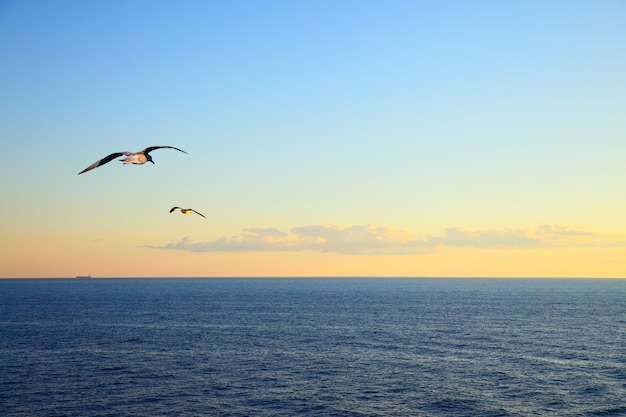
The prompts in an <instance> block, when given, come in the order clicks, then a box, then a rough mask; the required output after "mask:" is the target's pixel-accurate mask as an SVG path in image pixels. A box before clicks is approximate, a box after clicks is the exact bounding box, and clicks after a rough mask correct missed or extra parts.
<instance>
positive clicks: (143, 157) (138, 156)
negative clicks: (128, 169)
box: [78, 146, 187, 175]
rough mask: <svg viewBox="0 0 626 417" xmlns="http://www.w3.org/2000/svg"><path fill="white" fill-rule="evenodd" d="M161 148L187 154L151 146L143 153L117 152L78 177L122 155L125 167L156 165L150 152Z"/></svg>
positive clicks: (170, 147) (92, 165)
mask: <svg viewBox="0 0 626 417" xmlns="http://www.w3.org/2000/svg"><path fill="white" fill-rule="evenodd" d="M161 148H168V149H176V150H177V151H180V152H182V153H187V152H185V151H183V150H182V149H178V148H175V147H173V146H150V147H149V148H146V149H144V150H143V151H139V152H115V153H112V154H111V155H109V156H107V157H105V158H102V159H101V160H99V161H96V162H94V163H93V164H91V165H89V166H88V167H87V168H85V169H83V170H82V171H80V172H79V173H78V175H80V174H82V173H84V172H87V171H91V170H92V169H94V168H98V167H99V166H100V165H104V164H106V163H108V162H111V161H112V160H114V159H115V158H117V157H118V156H122V155H123V156H125V158H124V159H120V161H122V162H123V163H124V165H127V164H137V165H143V164H145V163H146V162H152V163H153V164H154V161H153V160H152V157H151V156H150V152H152V151H153V150H155V149H161Z"/></svg>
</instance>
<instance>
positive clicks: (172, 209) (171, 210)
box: [170, 207, 180, 213]
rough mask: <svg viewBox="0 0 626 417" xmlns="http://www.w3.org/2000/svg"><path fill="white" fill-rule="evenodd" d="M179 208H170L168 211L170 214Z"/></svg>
mask: <svg viewBox="0 0 626 417" xmlns="http://www.w3.org/2000/svg"><path fill="white" fill-rule="evenodd" d="M179 208H180V207H172V208H171V209H170V213H171V212H173V211H174V210H176V209H179Z"/></svg>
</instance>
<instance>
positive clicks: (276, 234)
mask: <svg viewBox="0 0 626 417" xmlns="http://www.w3.org/2000/svg"><path fill="white" fill-rule="evenodd" d="M440 246H450V247H471V248H492V249H497V248H517V249H523V248H548V247H617V246H626V239H625V238H624V237H623V236H621V237H620V236H616V235H606V234H601V233H596V232H592V231H589V230H585V229H583V228H576V227H572V226H567V225H561V224H542V225H539V226H538V227H535V228H506V229H482V230H481V229H471V228H467V227H450V228H447V229H445V230H444V232H443V234H442V235H440V236H432V235H431V236H428V237H426V238H425V239H416V238H415V237H414V233H412V232H410V231H408V230H402V229H395V228H391V227H386V226H378V225H365V226H360V225H353V226H342V225H311V226H300V227H294V228H292V229H291V230H290V232H284V231H281V230H279V229H276V228H271V227H254V228H247V229H243V230H242V232H241V234H239V235H237V236H223V237H220V238H218V239H215V240H212V241H208V242H194V241H192V240H191V239H190V238H189V237H183V238H182V239H181V240H180V241H178V242H172V243H168V244H166V245H164V246H149V245H143V246H142V247H146V248H152V249H171V250H186V251H192V252H243V251H248V252H250V251H257V252H268V251H275V252H276V251H281V252H287V251H318V252H333V253H341V254H352V255H407V254H423V253H430V252H432V251H434V250H435V249H436V248H437V247H440Z"/></svg>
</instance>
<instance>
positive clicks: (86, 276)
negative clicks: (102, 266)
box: [76, 275, 91, 279]
mask: <svg viewBox="0 0 626 417" xmlns="http://www.w3.org/2000/svg"><path fill="white" fill-rule="evenodd" d="M89 278H91V275H76V279H89Z"/></svg>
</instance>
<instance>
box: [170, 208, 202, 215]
mask: <svg viewBox="0 0 626 417" xmlns="http://www.w3.org/2000/svg"><path fill="white" fill-rule="evenodd" d="M176 209H179V210H180V212H181V213H183V214H191V212H192V211H193V212H194V213H196V214H199V215H201V216H202V217H205V216H204V214H202V213H198V212H197V211H195V210H194V209H190V208H187V209H184V208H182V207H172V208H171V209H170V213H171V212H173V211H174V210H176Z"/></svg>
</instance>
